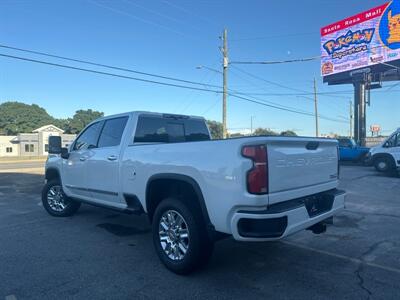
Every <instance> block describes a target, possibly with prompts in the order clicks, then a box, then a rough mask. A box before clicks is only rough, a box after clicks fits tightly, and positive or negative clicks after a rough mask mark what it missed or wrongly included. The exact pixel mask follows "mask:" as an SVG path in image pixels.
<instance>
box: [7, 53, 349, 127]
mask: <svg viewBox="0 0 400 300" xmlns="http://www.w3.org/2000/svg"><path fill="white" fill-rule="evenodd" d="M0 56H2V57H7V58H11V59H17V60H21V61H28V62H33V63H38V64H44V65H49V66H53V67H60V68H65V69H71V70H76V71H82V72H87V73H93V74H99V75H106V76H111V77H116V78H124V79H130V80H135V81H140V82H146V83H152V84H158V85H163V86H170V87H176V88H183V89H191V90H197V91H204V92H212V93H222V91H221V90H211V89H206V88H198V87H191V86H184V85H179V84H173V83H166V82H160V81H155V80H148V79H143V78H137V77H131V76H126V75H119V74H115V73H108V72H103V71H97V70H92V69H85V68H78V67H73V66H69V65H63V64H56V63H51V62H46V61H41V60H35V59H30V58H25V57H19V56H13V55H7V54H2V53H0ZM228 95H230V96H232V97H234V98H237V99H242V100H245V101H248V102H252V103H256V104H260V105H263V106H266V107H271V108H275V109H279V110H282V111H287V112H292V113H297V114H302V115H307V116H313V114H312V113H307V112H302V111H298V110H295V109H288V108H283V107H279V106H276V105H271V104H267V103H265V102H261V101H258V100H252V99H250V98H246V97H243V96H239V95H236V94H232V93H230V92H228ZM321 118H323V119H326V120H330V121H333V122H341V123H343V122H342V121H341V120H337V119H332V118H328V117H322V116H321Z"/></svg>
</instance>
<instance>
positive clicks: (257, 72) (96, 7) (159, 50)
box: [0, 0, 400, 136]
mask: <svg viewBox="0 0 400 300" xmlns="http://www.w3.org/2000/svg"><path fill="white" fill-rule="evenodd" d="M383 3H385V1H378V0H376V1H375V0H300V1H293V0H280V1H272V0H264V1H262V0H247V1H232V0H214V1H212V0H147V1H145V0H114V1H111V0H108V1H105V0H70V1H58V0H47V1H46V0H35V1H34V0H31V1H24V0H14V1H12V0H1V1H0V20H1V27H0V44H1V45H7V46H13V47H18V48H23V49H30V50H34V51H40V52H46V53H51V54H56V55H60V56H66V57H71V58H75V59H81V60H88V61H93V62H97V63H102V64H107V65H113V66H118V67H123V68H129V69H134V70H138V71H141V72H148V73H153V74H158V75H162V76H169V77H174V78H180V79H184V80H190V81H195V82H201V83H203V84H209V85H215V86H221V85H222V75H221V73H220V70H222V65H221V62H222V54H221V51H220V49H219V47H220V46H221V39H220V38H219V37H220V36H221V34H222V31H223V29H224V28H226V29H227V30H228V49H229V59H230V62H232V64H231V65H230V66H229V68H228V88H230V89H231V91H235V92H243V93H246V94H247V95H246V96H244V97H246V98H248V97H253V98H251V99H253V100H255V99H256V100H257V101H258V102H264V103H267V104H272V105H275V106H276V105H278V106H280V107H282V106H284V107H286V108H289V109H295V110H297V111H298V110H300V111H304V112H308V113H311V114H312V113H313V112H314V102H313V98H312V97H313V95H312V94H311V93H312V92H313V80H314V78H315V79H316V83H317V84H316V85H317V91H318V92H335V91H339V93H338V94H333V95H332V94H330V95H329V96H328V95H319V96H318V102H319V113H320V114H321V116H323V117H329V118H330V119H334V120H326V119H322V118H321V119H320V132H321V133H322V134H328V133H332V132H334V133H338V134H341V135H347V134H348V133H349V127H350V125H349V122H348V121H346V119H348V118H349V101H351V100H353V94H352V91H353V87H352V86H351V85H342V86H328V85H326V84H324V83H323V82H322V78H321V76H320V61H319V60H314V61H309V62H301V63H287V64H277V65H248V64H233V62H235V61H266V60H268V61H269V60H289V59H297V58H306V57H314V56H318V55H319V50H320V32H319V30H320V28H321V27H322V26H325V25H328V24H330V23H333V22H335V21H338V20H341V19H344V18H345V17H348V16H351V15H354V14H356V13H359V12H362V11H364V10H367V9H369V8H372V7H375V6H378V5H381V4H383ZM0 53H1V54H7V55H14V56H20V57H26V58H30V59H36V60H44V61H47V62H52V63H58V64H66V65H70V66H74V67H81V68H89V69H94V70H97V71H102V72H111V73H116V74H120V75H124V76H133V77H139V78H144V79H149V80H158V81H164V82H169V83H177V82H171V81H166V80H162V79H157V78H152V77H147V76H142V75H137V74H132V73H127V72H122V71H116V70H109V69H105V68H101V67H94V66H88V65H82V64H79V63H74V62H68V61H63V60H60V59H55V58H49V57H44V56H40V55H34V54H29V53H23V52H18V51H15V50H10V49H5V48H0ZM199 66H203V67H202V68H199ZM249 74H250V75H252V76H249ZM181 84H183V83H181ZM184 85H186V84H184ZM391 85H393V83H384V86H383V88H382V89H379V90H374V91H372V92H371V106H370V107H368V109H367V128H369V126H370V125H371V124H379V125H381V127H382V132H383V133H384V134H389V133H390V132H391V131H393V130H394V129H395V128H397V127H400V118H399V111H400V102H399V101H398V99H399V98H398V97H399V96H400V86H399V87H396V86H394V87H391ZM198 87H201V88H206V89H210V87H209V86H198ZM211 89H214V88H211ZM302 91H304V92H305V93H310V95H304V92H302ZM299 94H303V95H299ZM5 101H20V102H24V103H28V104H31V103H36V104H38V105H40V106H42V107H44V108H45V109H46V110H47V111H48V113H49V114H51V115H52V116H54V117H57V118H66V117H70V116H72V115H73V114H74V112H75V111H76V110H78V109H88V108H91V109H95V110H99V111H102V112H104V113H105V114H106V115H110V114H115V113H120V112H126V111H133V110H145V111H156V112H168V113H178V114H189V115H199V116H203V117H205V118H207V119H211V120H216V121H221V120H222V96H221V94H220V93H215V92H206V91H195V90H188V89H182V88H175V87H169V86H160V85H155V84H150V83H144V82H139V81H134V80H128V79H123V78H116V77H110V76H105V75H99V74H93V73H87V72H80V71H76V70H70V69H63V68H58V67H54V66H49V65H41V64H36V63H32V62H26V61H18V60H14V59H10V58H5V57H0V103H2V102H5ZM227 105H228V110H227V120H228V121H227V123H228V129H229V130H230V131H232V132H234V131H246V130H249V129H250V126H251V120H253V127H254V128H256V127H265V128H270V129H272V130H275V131H283V130H294V131H295V132H296V133H297V134H299V135H308V136H312V135H314V134H315V119H314V118H313V117H312V116H309V115H302V114H297V113H293V112H288V111H284V110H278V109H274V108H272V107H267V106H263V105H259V104H256V103H251V102H248V101H245V100H243V99H237V98H234V97H228V104H227Z"/></svg>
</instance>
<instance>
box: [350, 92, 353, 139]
mask: <svg viewBox="0 0 400 300" xmlns="http://www.w3.org/2000/svg"><path fill="white" fill-rule="evenodd" d="M349 104H350V138H351V139H352V138H353V102H352V101H351V100H350V103H349Z"/></svg>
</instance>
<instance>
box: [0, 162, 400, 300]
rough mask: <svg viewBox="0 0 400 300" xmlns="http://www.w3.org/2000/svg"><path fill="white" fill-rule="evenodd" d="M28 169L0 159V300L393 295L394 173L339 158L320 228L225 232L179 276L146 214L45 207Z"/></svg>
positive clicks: (397, 224) (398, 241) (399, 289)
mask: <svg viewBox="0 0 400 300" xmlns="http://www.w3.org/2000/svg"><path fill="white" fill-rule="evenodd" d="M32 170H33V171H32ZM32 170H31V171H29V170H24V173H22V172H20V171H19V170H18V169H17V168H12V169H10V168H9V166H8V169H4V168H3V170H1V167H0V300H1V299H7V300H11V299H56V298H57V299H63V298H69V299H70V298H75V299H85V298H86V299H110V298H119V299H128V298H129V299H132V298H138V299H141V298H143V299H144V298H151V299H154V298H163V299H167V298H174V299H187V298H209V299H210V298H213V299H214V298H218V299H232V298H251V299H267V298H272V299H277V298H279V299H369V298H370V299H399V298H400V178H399V177H388V176H384V175H381V174H378V173H376V172H375V170H374V169H372V168H369V167H360V166H352V165H347V166H343V167H342V168H341V178H342V179H341V188H343V189H345V190H347V192H348V196H347V208H346V211H345V212H343V213H342V214H340V215H339V216H338V217H337V218H336V219H335V223H334V225H332V226H331V227H329V228H328V231H327V233H325V234H322V235H313V234H312V233H311V232H309V231H304V232H301V233H299V234H296V235H294V236H292V237H290V238H288V239H286V240H284V241H280V242H273V243H238V242H235V241H233V240H232V239H226V240H223V241H220V242H219V243H217V244H216V247H215V251H214V254H213V257H212V259H211V261H210V263H209V264H208V265H207V266H206V267H205V268H204V269H203V270H200V271H199V272H197V273H194V274H192V275H190V276H186V277H184V276H178V275H175V274H173V273H171V272H169V271H167V270H166V269H165V268H164V267H163V266H162V265H161V263H160V262H159V260H158V258H157V256H156V254H155V252H154V251H153V245H152V240H151V235H150V232H149V230H150V228H149V224H148V222H147V220H146V217H145V216H140V217H137V216H127V215H123V214H118V213H115V212H112V211H108V210H105V209H101V208H95V207H91V206H87V205H83V206H82V207H81V210H80V211H79V213H78V214H76V215H75V216H73V217H70V218H54V217H50V216H49V215H47V213H46V212H45V211H44V210H43V208H42V206H41V203H40V191H41V187H42V182H43V176H42V174H41V172H40V169H39V171H38V170H37V167H36V169H32ZM27 172H30V173H31V174H30V173H27Z"/></svg>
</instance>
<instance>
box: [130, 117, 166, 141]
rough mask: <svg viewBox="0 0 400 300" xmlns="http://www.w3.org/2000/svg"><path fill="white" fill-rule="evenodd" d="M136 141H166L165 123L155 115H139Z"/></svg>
mask: <svg viewBox="0 0 400 300" xmlns="http://www.w3.org/2000/svg"><path fill="white" fill-rule="evenodd" d="M135 142H136V143H168V134H167V124H166V122H165V120H164V119H162V118H156V117H144V116H142V117H139V120H138V123H137V129H136V134H135Z"/></svg>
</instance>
